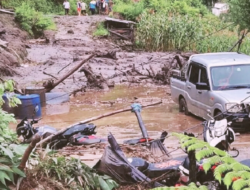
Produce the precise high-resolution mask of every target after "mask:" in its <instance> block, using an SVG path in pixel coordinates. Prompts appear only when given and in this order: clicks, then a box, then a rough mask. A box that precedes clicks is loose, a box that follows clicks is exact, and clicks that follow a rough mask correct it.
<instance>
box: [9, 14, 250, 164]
mask: <svg viewBox="0 0 250 190" xmlns="http://www.w3.org/2000/svg"><path fill="white" fill-rule="evenodd" d="M54 19H55V21H56V23H57V30H56V31H46V32H45V38H46V39H47V41H48V43H44V41H43V40H40V42H41V43H40V44H39V43H37V42H38V41H36V40H27V41H26V42H25V43H26V47H28V48H27V52H28V56H27V59H26V61H24V62H23V63H22V65H21V67H18V68H17V69H16V70H17V71H18V72H19V73H20V74H21V75H19V76H18V75H16V76H14V77H9V78H13V79H14V80H15V81H16V82H17V83H18V88H25V87H29V86H41V85H42V84H43V82H44V81H46V80H49V79H52V77H51V76H48V75H47V74H50V75H53V76H54V77H56V78H57V79H58V78H60V77H62V76H64V75H65V74H67V73H68V72H69V71H70V70H71V69H72V68H73V67H75V66H76V65H77V64H79V63H80V62H81V61H82V60H83V59H85V58H86V57H88V56H89V55H90V54H92V53H105V52H110V51H113V52H116V57H117V59H111V58H104V57H94V58H92V59H91V60H90V61H88V62H87V63H86V64H88V65H90V66H91V68H92V69H93V71H94V72H95V73H101V74H102V75H103V76H104V78H112V79H110V80H113V81H114V82H115V88H114V89H110V90H109V91H106V92H104V91H102V90H96V89H95V90H87V92H84V93H79V94H77V96H76V97H73V96H71V98H70V102H69V103H65V104H61V105H47V107H46V108H43V115H42V117H43V120H41V122H40V124H39V125H42V124H48V125H51V126H54V127H56V128H63V127H65V126H68V125H70V124H73V123H76V122H78V121H81V120H84V119H87V118H90V117H93V116H98V115H101V114H104V113H107V112H111V111H114V110H117V109H121V108H124V107H128V106H129V105H130V104H131V103H133V102H135V101H138V100H140V102H142V103H150V102H153V101H157V100H159V99H162V101H163V103H162V104H161V105H159V106H155V107H151V108H145V109H144V110H143V111H142V118H143V120H144V123H145V125H146V128H147V129H148V131H149V135H150V137H153V138H156V137H159V136H160V133H161V131H162V130H166V131H168V132H183V131H184V130H185V129H187V128H190V127H193V126H196V125H197V127H196V128H194V129H192V130H191V132H194V133H195V134H197V135H198V134H201V132H202V126H201V125H200V124H201V123H202V120H200V119H198V118H196V117H194V116H185V115H183V114H181V113H179V112H178V105H176V104H175V103H174V102H173V101H172V99H171V96H170V95H171V92H170V88H169V86H168V85H156V84H155V83H153V82H152V79H149V78H145V77H144V78H142V77H141V76H130V75H127V74H125V73H126V71H128V70H131V68H132V67H133V66H134V67H136V68H137V69H138V70H140V72H142V73H147V69H149V65H151V67H152V69H153V70H154V71H155V72H157V71H159V70H160V69H161V66H162V65H163V64H165V63H170V62H171V61H172V59H173V57H174V55H175V54H174V53H162V52H152V53H150V52H139V51H134V52H131V51H125V50H123V49H122V48H121V47H119V46H118V45H116V44H115V43H113V42H112V41H111V40H110V39H108V38H94V37H93V36H92V31H93V30H94V28H95V25H96V24H95V23H96V22H100V21H103V20H104V19H105V17H104V16H88V17H83V16H82V17H78V16H57V17H55V18H54ZM44 72H45V73H47V74H44ZM115 74H117V76H116V77H114V75H115ZM57 79H54V80H57ZM86 81H87V79H86V77H85V75H84V73H82V72H81V73H80V72H78V71H76V72H75V73H74V74H73V75H71V76H70V77H69V78H67V79H66V80H65V81H64V82H63V83H61V84H59V85H58V86H57V87H56V88H55V89H53V90H52V92H56V91H63V92H68V93H71V92H72V91H74V90H76V89H79V88H81V87H82V86H85V85H86ZM94 123H95V124H96V125H97V135H99V136H106V135H107V134H108V133H109V132H112V133H113V134H114V135H115V137H116V138H117V140H118V142H120V143H121V142H123V140H125V139H129V138H138V137H141V132H140V129H139V127H138V123H137V120H136V117H135V115H134V114H133V113H130V112H125V113H121V114H118V115H114V116H111V117H106V118H103V119H101V120H98V121H95V122H94ZM13 127H14V126H13ZM199 137H200V138H202V136H201V135H200V136H199ZM248 138H249V135H248V134H242V135H240V136H237V139H236V142H234V144H233V146H235V147H237V148H239V150H240V156H239V157H238V158H239V159H244V158H247V157H249V153H248V152H249V149H248V146H249V142H248ZM165 145H166V147H167V148H168V149H169V150H170V151H172V150H175V149H176V148H178V147H179V144H178V141H177V139H175V138H174V137H171V136H170V137H169V138H167V139H166V141H165ZM102 151H103V149H100V148H99V149H98V148H96V147H92V148H89V147H83V148H82V152H79V153H78V154H77V155H76V154H75V152H74V153H72V152H71V151H69V150H68V154H71V155H72V156H74V157H79V156H80V158H81V159H82V160H83V161H84V162H85V163H87V164H89V165H91V166H92V165H93V164H94V163H95V162H96V161H97V160H98V159H99V158H100V156H101V155H102ZM65 154H67V151H65ZM182 154H183V151H182V150H181V149H178V150H177V151H174V152H173V153H172V155H173V156H177V155H182Z"/></svg>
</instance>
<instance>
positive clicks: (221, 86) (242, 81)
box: [210, 64, 250, 90]
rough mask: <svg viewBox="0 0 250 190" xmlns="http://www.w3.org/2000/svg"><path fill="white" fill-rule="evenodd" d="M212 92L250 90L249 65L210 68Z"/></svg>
mask: <svg viewBox="0 0 250 190" xmlns="http://www.w3.org/2000/svg"><path fill="white" fill-rule="evenodd" d="M210 72H211V80H212V86H213V90H234V89H239V88H250V64H244V65H228V66H219V67H211V69H210Z"/></svg>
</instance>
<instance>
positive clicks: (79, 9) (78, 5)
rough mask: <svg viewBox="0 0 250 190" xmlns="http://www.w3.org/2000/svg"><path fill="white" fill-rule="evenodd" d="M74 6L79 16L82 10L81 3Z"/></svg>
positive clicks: (78, 2)
mask: <svg viewBox="0 0 250 190" xmlns="http://www.w3.org/2000/svg"><path fill="white" fill-rule="evenodd" d="M76 6H77V12H78V16H81V10H82V4H81V2H80V1H77V3H76Z"/></svg>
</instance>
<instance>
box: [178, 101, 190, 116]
mask: <svg viewBox="0 0 250 190" xmlns="http://www.w3.org/2000/svg"><path fill="white" fill-rule="evenodd" d="M179 112H184V114H185V115H189V111H188V107H187V103H186V100H185V99H184V98H181V99H180V101H179Z"/></svg>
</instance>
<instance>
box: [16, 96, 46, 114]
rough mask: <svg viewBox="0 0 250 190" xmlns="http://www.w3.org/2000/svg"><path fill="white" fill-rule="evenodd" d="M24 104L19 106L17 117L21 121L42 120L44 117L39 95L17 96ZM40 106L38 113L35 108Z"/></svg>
mask: <svg viewBox="0 0 250 190" xmlns="http://www.w3.org/2000/svg"><path fill="white" fill-rule="evenodd" d="M17 97H18V98H19V99H20V100H21V102H22V104H21V105H18V107H17V112H16V117H17V118H19V119H24V118H25V117H27V118H28V119H32V117H34V118H40V117H41V116H42V110H41V103H40V96H39V94H27V95H18V96H17ZM36 106H38V111H37V112H36V111H35V107H36Z"/></svg>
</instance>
